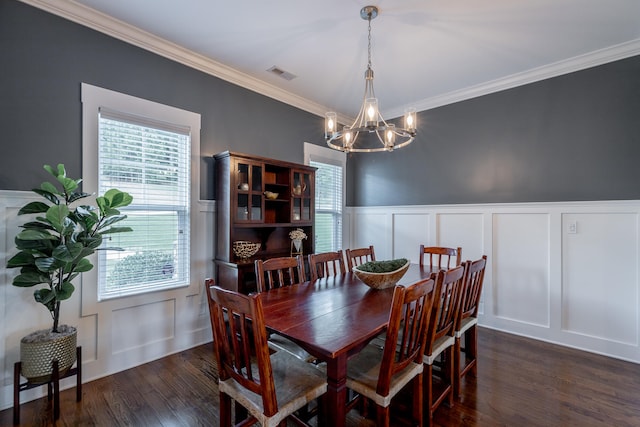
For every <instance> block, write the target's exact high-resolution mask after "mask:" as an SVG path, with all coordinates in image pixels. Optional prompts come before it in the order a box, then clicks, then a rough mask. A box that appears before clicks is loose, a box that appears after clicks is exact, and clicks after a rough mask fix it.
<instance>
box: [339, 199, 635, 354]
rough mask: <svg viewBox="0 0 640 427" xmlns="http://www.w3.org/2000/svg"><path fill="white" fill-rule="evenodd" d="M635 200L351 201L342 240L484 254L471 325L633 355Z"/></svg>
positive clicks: (388, 248)
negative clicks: (359, 204) (484, 269)
mask: <svg viewBox="0 0 640 427" xmlns="http://www.w3.org/2000/svg"><path fill="white" fill-rule="evenodd" d="M639 216H640V201H637V200H632V201H596V202H566V203H524V204H486V205H450V206H382V207H350V208H347V211H346V215H345V227H344V232H345V245H344V247H345V248H346V247H352V248H356V247H365V246H368V245H374V246H375V251H376V257H377V258H378V259H391V258H400V257H405V258H409V259H411V260H412V261H413V262H418V256H419V248H420V244H421V243H422V244H425V245H434V246H451V247H457V246H460V247H462V255H463V259H465V260H466V259H477V258H480V257H481V256H482V255H485V254H486V255H487V256H488V261H489V262H488V269H487V272H486V276H485V284H484V291H483V295H482V302H481V307H480V313H481V314H480V324H481V325H482V326H486V327H488V328H493V329H498V330H502V331H506V332H510V333H514V334H518V335H523V336H528V337H531V338H536V339H539V340H543V341H548V342H553V343H557V344H561V345H565V346H569V347H574V348H579V349H583V350H586V351H590V352H594V353H599V354H604V355H608V356H611V357H615V358H619V359H623V360H628V361H632V362H636V363H640V346H639V340H638V333H639V330H640V328H639V326H640V316H639V307H640V292H639V286H638V280H639V253H638V248H639V244H640V235H639V229H638V218H639Z"/></svg>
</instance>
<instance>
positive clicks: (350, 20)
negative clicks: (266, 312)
mask: <svg viewBox="0 0 640 427" xmlns="http://www.w3.org/2000/svg"><path fill="white" fill-rule="evenodd" d="M23 1H25V2H26V3H30V4H33V5H35V6H37V7H41V8H43V9H47V10H49V11H51V12H54V13H57V14H59V15H62V16H65V17H67V18H69V19H72V20H74V21H76V22H80V23H83V24H85V25H89V26H91V27H93V28H96V29H98V30H100V31H103V32H105V33H108V34H111V35H113V36H115V37H118V38H120V39H123V40H126V41H129V42H131V43H134V44H137V45H139V46H142V47H144V48H147V49H149V50H152V51H156V52H158V53H159V54H161V55H164V56H167V57H171V58H172V59H176V60H179V61H181V62H184V63H186V64H188V65H190V66H193V67H195V68H199V69H201V70H203V71H206V72H209V73H211V74H214V75H218V76H219V77H221V78H224V79H226V80H229V81H232V82H234V83H236V84H240V85H242V86H245V87H248V88H250V89H252V90H256V91H258V92H261V93H264V94H266V95H268V96H271V97H274V98H276V99H280V100H283V101H284V102H288V103H289V104H292V105H295V106H297V107H299V108H303V109H305V110H307V111H311V112H313V113H315V114H324V111H327V110H334V111H337V112H338V113H339V114H340V115H339V118H343V119H344V118H348V117H354V116H355V115H356V114H357V112H358V109H359V107H360V104H361V102H362V97H363V93H364V71H365V69H366V65H367V22H366V21H365V20H363V19H361V18H360V9H361V8H362V7H363V6H366V5H369V4H372V5H376V6H378V8H379V9H380V13H379V16H378V17H377V18H376V19H374V20H373V21H372V23H371V27H372V68H373V70H374V72H375V80H374V82H375V84H374V86H375V90H376V96H377V97H378V100H379V103H380V110H381V112H382V113H383V115H384V116H385V117H386V118H393V117H397V116H400V115H402V114H403V110H404V108H406V107H408V106H413V107H416V108H417V109H418V111H421V110H425V109H427V108H432V107H434V106H438V105H444V104H447V103H451V102H455V101H459V100H462V99H467V98H471V97H474V96H479V95H483V94H486V93H490V92H494V91H497V90H501V89H506V88H508V87H513V86H517V85H520V84H524V83H529V82H532V81H536V80H541V79H543V78H548V77H551V76H553V75H559V74H564V73H567V72H571V71H576V70H579V69H583V68H587V67H591V66H594V65H599V64H602V63H606V62H610V61H613V60H617V59H621V58H625V57H629V56H633V55H638V54H640V1H639V0H606V1H605V0H483V1H478V0H455V1H451V0H439V1H435V0H378V1H375V2H372V1H370V0H324V1H320V2H313V3H312V2H308V1H301V0H271V1H255V0H254V1H251V0H232V1H214V0H180V1H175V0H66V1H64V2H60V1H59V0H23ZM97 12H100V13H97ZM114 18H115V19H114ZM140 30H142V31H140ZM167 42H169V43H167ZM273 66H276V67H278V68H280V69H281V70H283V71H285V72H287V73H291V74H293V75H294V76H295V78H293V79H292V80H285V79H283V78H282V77H279V76H277V75H275V74H273V73H271V72H268V71H267V70H268V69H270V68H272V67H273Z"/></svg>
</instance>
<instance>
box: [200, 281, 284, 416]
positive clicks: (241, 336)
mask: <svg viewBox="0 0 640 427" xmlns="http://www.w3.org/2000/svg"><path fill="white" fill-rule="evenodd" d="M205 290H206V293H207V301H208V304H209V313H210V316H211V324H212V327H213V343H214V350H215V355H216V361H217V363H218V371H219V378H220V381H226V380H228V379H229V378H233V380H235V381H236V382H237V383H238V384H239V385H240V386H242V387H244V388H246V389H248V390H250V391H252V392H253V393H256V394H259V395H261V396H262V403H263V408H264V413H265V415H267V416H272V415H273V414H275V413H276V412H278V402H277V399H276V393H275V384H274V380H273V372H272V368H271V359H270V358H269V348H268V346H267V332H266V328H265V325H264V312H263V309H262V300H261V297H260V294H252V295H243V294H240V293H238V292H234V291H230V290H226V289H222V288H220V287H218V286H215V285H214V283H213V280H210V279H209V280H207V281H206V282H205Z"/></svg>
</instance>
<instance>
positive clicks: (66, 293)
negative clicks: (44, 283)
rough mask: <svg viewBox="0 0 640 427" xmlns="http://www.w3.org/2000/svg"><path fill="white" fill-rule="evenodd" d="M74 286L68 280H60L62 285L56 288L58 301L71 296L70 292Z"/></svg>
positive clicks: (71, 292)
mask: <svg viewBox="0 0 640 427" xmlns="http://www.w3.org/2000/svg"><path fill="white" fill-rule="evenodd" d="M75 289H76V288H75V287H74V286H73V285H72V284H71V283H70V282H62V286H61V287H60V289H58V292H57V294H56V299H57V300H58V301H63V300H66V299H69V298H71V294H73V291H74V290H75Z"/></svg>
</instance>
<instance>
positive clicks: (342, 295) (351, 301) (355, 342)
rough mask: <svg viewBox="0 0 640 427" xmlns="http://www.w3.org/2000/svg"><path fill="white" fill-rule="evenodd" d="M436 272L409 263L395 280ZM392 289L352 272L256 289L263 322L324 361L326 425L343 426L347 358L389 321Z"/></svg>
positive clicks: (407, 280)
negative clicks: (373, 286)
mask: <svg viewBox="0 0 640 427" xmlns="http://www.w3.org/2000/svg"><path fill="white" fill-rule="evenodd" d="M434 272H437V269H433V270H432V268H431V267H430V266H428V265H425V266H420V265H418V264H411V266H410V267H409V269H408V270H407V273H406V274H405V275H404V276H403V277H402V279H400V281H399V282H398V284H400V285H409V284H412V283H414V282H417V281H419V280H421V279H426V278H429V277H431V274H432V273H434ZM392 297H393V288H387V289H382V290H375V289H371V288H369V287H368V286H367V285H365V284H364V283H363V282H361V281H360V280H359V279H358V278H357V277H356V276H355V274H353V273H346V274H343V275H338V276H331V277H327V278H320V279H318V280H316V281H313V282H304V283H300V284H297V285H293V286H286V287H282V288H276V289H272V290H269V291H267V292H263V293H262V304H263V308H264V317H265V324H266V326H267V328H268V329H269V330H271V331H272V332H275V333H278V334H280V335H283V336H285V337H287V338H289V339H291V340H293V341H294V342H296V343H297V344H299V345H300V346H301V347H302V348H304V349H305V350H306V351H307V352H309V353H310V354H311V355H313V356H315V357H317V358H318V359H319V360H321V361H323V362H326V364H327V369H326V370H327V383H328V391H327V398H326V406H327V407H326V408H325V416H326V418H327V420H326V422H327V425H331V426H335V427H342V426H344V425H345V417H346V406H345V405H346V398H347V393H346V392H347V389H346V381H347V361H348V359H349V357H351V356H353V355H354V354H357V353H358V352H359V351H360V350H361V349H362V348H363V347H364V346H365V345H367V343H368V342H369V341H371V339H373V338H374V337H376V336H377V335H379V334H380V333H382V332H384V331H385V329H386V327H387V322H388V321H389V312H390V309H391V299H392Z"/></svg>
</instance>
